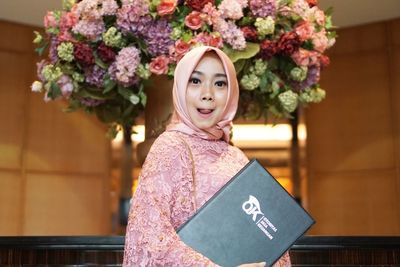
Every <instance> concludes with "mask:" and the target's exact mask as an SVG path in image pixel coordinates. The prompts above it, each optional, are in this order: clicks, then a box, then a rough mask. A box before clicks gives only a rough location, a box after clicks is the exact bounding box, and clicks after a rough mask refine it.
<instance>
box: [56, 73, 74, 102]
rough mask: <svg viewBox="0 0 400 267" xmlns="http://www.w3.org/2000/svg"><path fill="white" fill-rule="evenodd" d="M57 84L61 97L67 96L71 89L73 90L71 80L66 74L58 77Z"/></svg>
mask: <svg viewBox="0 0 400 267" xmlns="http://www.w3.org/2000/svg"><path fill="white" fill-rule="evenodd" d="M57 85H58V86H59V87H60V89H61V93H62V95H63V97H65V98H69V97H70V95H71V94H72V91H73V90H74V86H73V84H72V80H71V78H70V77H69V76H67V75H62V76H61V77H60V78H59V79H58V81H57Z"/></svg>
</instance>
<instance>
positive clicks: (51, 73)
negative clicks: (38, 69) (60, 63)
mask: <svg viewBox="0 0 400 267" xmlns="http://www.w3.org/2000/svg"><path fill="white" fill-rule="evenodd" d="M62 74H63V73H62V71H61V69H60V67H55V66H54V65H53V64H48V65H46V66H44V67H43V69H42V75H43V78H44V80H46V81H48V82H53V81H56V80H57V79H58V78H60V77H61V75H62Z"/></svg>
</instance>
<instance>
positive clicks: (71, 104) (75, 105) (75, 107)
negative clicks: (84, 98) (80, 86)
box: [63, 99, 81, 113]
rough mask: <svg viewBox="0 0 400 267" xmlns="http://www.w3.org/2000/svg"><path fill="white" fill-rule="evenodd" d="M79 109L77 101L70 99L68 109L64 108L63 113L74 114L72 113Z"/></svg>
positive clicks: (79, 104)
mask: <svg viewBox="0 0 400 267" xmlns="http://www.w3.org/2000/svg"><path fill="white" fill-rule="evenodd" d="M80 107H81V103H80V102H79V101H78V100H76V99H71V100H70V101H69V105H68V107H66V108H64V109H63V111H64V112H67V113H69V112H74V111H76V110H78V109H79V108H80Z"/></svg>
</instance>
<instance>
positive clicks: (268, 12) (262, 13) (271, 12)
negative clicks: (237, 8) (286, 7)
mask: <svg viewBox="0 0 400 267" xmlns="http://www.w3.org/2000/svg"><path fill="white" fill-rule="evenodd" d="M250 10H251V12H252V13H253V15H254V16H256V17H268V16H272V17H273V18H274V17H275V14H276V0H250Z"/></svg>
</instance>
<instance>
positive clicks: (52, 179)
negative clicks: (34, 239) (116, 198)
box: [24, 173, 108, 235]
mask: <svg viewBox="0 0 400 267" xmlns="http://www.w3.org/2000/svg"><path fill="white" fill-rule="evenodd" d="M103 186H104V179H102V177H96V176H78V175H55V174H43V173H42V174H28V175H27V188H29V190H27V193H26V200H25V201H26V202H25V216H24V217H25V223H24V234H25V235H59V234H60V233H62V234H63V235H96V234H97V235H98V234H107V230H106V229H107V224H108V222H107V219H108V218H107V216H105V213H104V211H103V209H104V206H103V198H104V196H103V194H102V188H103Z"/></svg>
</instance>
